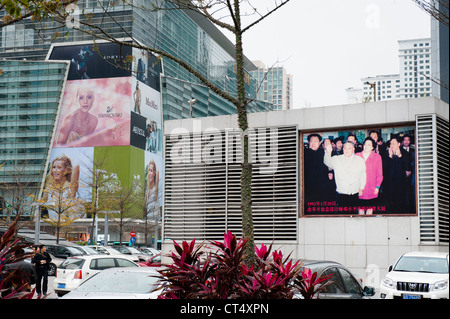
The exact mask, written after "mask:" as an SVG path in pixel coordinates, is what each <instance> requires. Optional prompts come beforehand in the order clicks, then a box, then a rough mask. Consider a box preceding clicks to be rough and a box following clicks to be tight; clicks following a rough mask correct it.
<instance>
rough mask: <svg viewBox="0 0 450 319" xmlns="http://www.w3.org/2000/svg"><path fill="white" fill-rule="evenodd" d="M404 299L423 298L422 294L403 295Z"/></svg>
mask: <svg viewBox="0 0 450 319" xmlns="http://www.w3.org/2000/svg"><path fill="white" fill-rule="evenodd" d="M403 299H422V296H421V295H403Z"/></svg>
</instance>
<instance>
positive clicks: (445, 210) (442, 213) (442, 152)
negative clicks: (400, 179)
mask: <svg viewBox="0 0 450 319" xmlns="http://www.w3.org/2000/svg"><path fill="white" fill-rule="evenodd" d="M436 133H437V143H436V144H437V174H438V176H437V183H438V187H437V189H438V192H437V193H438V225H439V226H438V227H439V229H438V233H439V242H440V243H446V244H447V245H448V243H449V234H448V219H449V207H448V205H449V204H448V203H449V193H448V189H449V174H448V164H449V160H448V158H449V150H448V145H449V140H448V121H445V120H444V119H441V118H440V117H436Z"/></svg>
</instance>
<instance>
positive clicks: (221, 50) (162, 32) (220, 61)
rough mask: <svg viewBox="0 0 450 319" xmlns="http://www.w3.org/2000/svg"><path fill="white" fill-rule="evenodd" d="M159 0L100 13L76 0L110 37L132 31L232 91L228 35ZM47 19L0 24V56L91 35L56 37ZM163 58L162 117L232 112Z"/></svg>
mask: <svg viewBox="0 0 450 319" xmlns="http://www.w3.org/2000/svg"><path fill="white" fill-rule="evenodd" d="M164 3H165V4H164V5H165V6H168V8H167V9H168V10H159V11H152V10H151V1H144V0H137V1H134V5H133V6H130V5H127V4H126V3H124V2H123V1H119V0H115V1H109V2H108V5H109V6H108V7H107V10H108V15H105V13H104V9H103V8H102V7H101V6H100V4H99V2H98V1H92V0H85V1H79V2H78V6H79V10H80V11H83V12H84V14H86V13H90V12H92V13H93V16H92V18H91V19H90V20H89V21H90V22H91V23H94V24H96V25H99V26H101V27H102V28H104V29H105V30H106V31H107V32H108V33H109V34H110V35H112V36H114V37H115V38H122V39H123V38H130V36H131V37H133V39H135V40H136V41H139V42H140V43H141V44H143V45H144V46H148V47H155V48H156V49H159V50H164V51H166V52H168V53H170V54H173V55H174V56H176V57H178V58H180V59H182V60H184V61H186V62H187V63H188V64H189V65H190V66H192V67H193V68H194V69H195V70H197V71H199V72H200V73H201V74H202V75H203V76H205V77H206V78H207V79H208V80H209V81H211V82H213V83H214V84H215V85H217V86H218V87H219V88H221V89H223V90H225V91H227V92H229V93H231V94H236V81H235V80H236V75H235V73H234V67H235V59H234V57H233V56H234V45H233V44H232V43H231V41H230V40H229V39H228V38H227V37H226V36H225V35H224V34H223V33H222V32H221V31H220V30H218V29H217V28H216V27H215V26H214V25H213V24H212V23H211V22H209V21H208V20H207V19H205V18H204V17H203V16H201V15H200V14H198V13H195V12H193V11H191V10H170V9H173V4H170V3H169V2H164ZM102 4H104V1H103V2H102ZM170 6H172V7H170ZM80 17H82V15H80ZM116 22H117V23H116ZM46 23H47V28H46V29H42V28H41V29H40V30H39V31H37V30H33V27H36V25H35V24H34V23H33V22H31V21H26V22H25V24H23V25H22V24H21V25H13V26H9V27H7V28H4V29H3V30H1V31H0V32H1V33H2V34H1V39H2V45H1V48H0V58H3V57H4V58H11V57H15V58H19V59H22V58H26V59H33V60H34V59H40V60H44V59H45V57H46V56H47V53H48V48H49V47H50V44H51V43H52V42H66V43H67V42H69V43H70V42H80V41H86V40H91V39H92V37H91V36H90V35H88V34H86V33H83V32H80V31H76V30H74V29H71V28H63V29H60V30H59V31H58V32H59V34H60V36H59V37H56V38H55V37H54V36H55V31H54V30H52V29H51V26H52V23H51V22H46ZM118 24H120V27H119V26H118ZM162 63H163V66H164V74H163V75H162V88H161V90H162V97H163V101H162V103H163V112H164V119H177V118H185V117H189V116H190V115H191V114H192V116H193V117H201V116H215V115H224V114H233V113H236V109H235V107H234V106H233V105H232V104H231V103H229V102H227V101H224V99H223V98H221V97H219V96H217V95H216V94H215V93H213V92H211V90H209V89H208V88H206V87H204V86H203V85H202V84H200V82H199V80H198V79H197V78H196V77H195V76H194V75H192V74H191V73H189V72H188V71H187V70H185V69H184V68H182V67H180V66H179V65H178V64H177V63H176V62H173V61H171V60H169V59H166V58H163V59H162ZM245 68H246V70H247V71H248V72H249V74H250V72H251V71H253V70H256V67H255V66H254V65H253V63H252V62H251V61H250V60H248V59H245ZM257 83H258V82H257V81H256V80H255V79H253V78H252V77H251V76H249V77H248V81H247V83H246V85H247V95H248V97H249V98H257V99H258V96H257V86H258V84H257ZM193 98H195V99H196V100H197V103H196V104H195V105H193V107H192V108H193V110H191V105H190V104H189V102H188V101H189V100H190V99H193ZM271 109H273V107H272V103H267V102H263V101H262V100H260V99H259V100H255V101H254V102H252V105H250V107H249V111H250V112H255V111H269V110H271ZM191 111H192V112H191Z"/></svg>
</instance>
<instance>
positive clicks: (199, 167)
mask: <svg viewBox="0 0 450 319" xmlns="http://www.w3.org/2000/svg"><path fill="white" fill-rule="evenodd" d="M206 135H208V134H206ZM249 137H250V148H251V160H252V163H253V178H252V200H253V202H252V209H253V219H254V221H253V222H254V227H255V240H271V241H272V240H283V241H285V240H287V241H296V240H297V216H298V213H297V201H298V197H297V162H298V159H297V157H298V152H297V144H298V141H297V139H298V134H297V127H296V126H291V127H280V128H258V129H254V130H249ZM240 139H241V134H240V132H239V131H237V130H226V131H222V132H213V137H212V138H210V137H208V136H204V135H203V136H202V134H199V133H195V134H192V133H190V134H184V135H183V134H181V135H180V136H179V137H178V138H175V139H171V138H166V148H165V149H166V156H165V158H166V165H165V169H166V171H165V205H164V238H166V239H173V240H191V239H194V238H196V239H198V240H214V239H222V238H223V234H224V232H225V231H228V230H231V231H232V232H233V233H234V234H236V235H237V236H241V235H242V229H241V228H242V224H241V194H240V190H241V186H240V183H241V149H240ZM183 143H184V144H183ZM172 151H175V152H172ZM174 154H178V155H179V156H177V157H176V158H175V157H174V156H173V155H174Z"/></svg>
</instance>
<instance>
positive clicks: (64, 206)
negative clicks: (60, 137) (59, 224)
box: [42, 147, 94, 219]
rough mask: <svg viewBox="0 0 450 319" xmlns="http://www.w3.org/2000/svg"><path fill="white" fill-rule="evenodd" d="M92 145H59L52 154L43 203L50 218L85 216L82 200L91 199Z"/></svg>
mask: <svg viewBox="0 0 450 319" xmlns="http://www.w3.org/2000/svg"><path fill="white" fill-rule="evenodd" d="M93 155H94V148H93V147H83V148H57V149H54V150H53V151H52V153H51V156H50V164H49V168H48V170H47V174H46V178H45V186H44V191H43V197H42V200H43V203H44V205H45V206H46V207H47V208H48V212H49V217H50V218H52V219H58V215H61V217H63V216H64V217H66V218H77V217H83V216H84V214H85V211H84V209H83V205H82V202H83V201H91V196H92V195H91V192H92V187H91V186H90V185H91V181H92V168H91V166H92V158H93Z"/></svg>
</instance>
